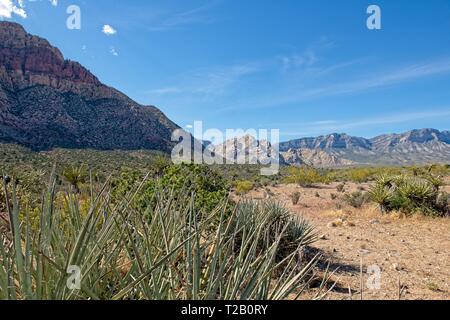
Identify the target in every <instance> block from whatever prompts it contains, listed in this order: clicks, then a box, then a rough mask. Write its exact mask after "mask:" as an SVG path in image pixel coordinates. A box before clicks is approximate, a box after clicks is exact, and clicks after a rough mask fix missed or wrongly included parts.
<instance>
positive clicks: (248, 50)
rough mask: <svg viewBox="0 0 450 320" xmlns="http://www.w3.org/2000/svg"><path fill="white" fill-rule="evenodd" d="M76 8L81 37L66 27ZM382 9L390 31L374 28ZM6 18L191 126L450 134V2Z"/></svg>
mask: <svg viewBox="0 0 450 320" xmlns="http://www.w3.org/2000/svg"><path fill="white" fill-rule="evenodd" d="M19 2H20V3H19ZM72 4H75V5H78V6H79V7H80V9H81V30H69V29H67V28H66V19H67V17H68V14H67V13H66V9H67V7H68V6H69V5H72ZM371 4H376V5H378V6H379V7H380V8H381V12H382V30H369V29H368V28H367V27H366V20H367V18H368V14H367V13H366V10H367V7H368V6H369V5H371ZM2 5H3V10H2V9H1V8H2ZM11 5H12V6H11ZM14 6H15V9H14ZM5 8H6V9H5ZM20 9H22V10H23V11H18V10H20ZM8 10H9V11H11V13H10V15H11V17H10V18H9V17H7V16H8V14H7V12H8ZM2 12H3V16H4V19H7V20H13V21H17V22H20V23H21V24H23V25H24V26H25V27H26V29H27V30H28V31H29V32H31V33H34V34H37V35H40V36H42V37H45V38H47V39H48V40H49V41H50V42H51V43H52V44H54V45H55V46H57V47H58V48H60V49H61V51H62V52H63V53H64V55H65V56H66V58H69V59H71V60H76V61H79V62H81V63H82V64H83V65H84V66H86V67H87V68H88V69H90V70H91V71H92V72H93V73H94V74H95V75H97V76H98V77H99V78H100V79H101V81H103V82H104V83H105V84H107V85H111V86H113V87H116V88H117V89H119V90H121V91H123V92H124V93H126V94H127V95H129V96H130V97H132V98H133V99H135V100H136V101H138V102H140V103H142V104H146V105H156V106H158V107H159V108H160V109H161V110H162V111H163V112H165V113H166V114H167V115H168V116H169V117H170V118H171V119H172V120H174V121H175V122H176V123H178V124H179V125H180V126H183V127H185V126H188V125H190V124H193V122H194V121H197V120H201V121H203V122H204V127H206V128H218V129H221V130H225V129H227V128H229V129H234V128H244V129H247V128H256V129H258V128H266V129H280V130H281V137H282V140H288V139H294V138H298V137H304V136H315V135H319V134H327V133H332V132H346V133H349V134H352V135H357V136H364V137H372V136H375V135H377V134H380V133H390V132H403V131H406V130H410V129H413V128H425V127H434V128H437V129H450V126H449V123H450V121H449V120H450V1H448V0H432V1H407V0H395V1H392V0H388V1H380V0H372V1H363V0H341V1H337V0H314V1H313V0H277V1H275V0H273V1H272V0H270V1H269V0H267V1H261V0H211V1H207V0H192V1H191V0H189V1H188V0H174V1H172V0H158V1H156V0H147V1H142V0H127V1H113V0H109V1H107V0H95V1H93V0H86V1H77V0H70V1H69V0H67V1H66V0H59V1H54V0H53V5H52V1H51V0H34V1H31V0H23V1H17V0H15V1H13V0H0V15H1V14H2ZM5 12H6V13H5ZM25 15H26V18H24V16H25ZM105 25H107V26H110V27H111V28H112V29H110V30H113V31H115V33H114V34H109V35H107V34H105V33H104V32H102V29H103V27H104V26H105ZM110 33H111V32H110Z"/></svg>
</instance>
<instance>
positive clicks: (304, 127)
mask: <svg viewBox="0 0 450 320" xmlns="http://www.w3.org/2000/svg"><path fill="white" fill-rule="evenodd" d="M447 118H450V108H440V109H434V110H429V111H424V112H409V113H408V112H403V113H398V114H388V115H384V116H382V117H372V118H360V119H352V120H346V121H341V120H326V121H314V122H308V123H303V124H302V123H295V124H294V123H292V124H287V125H288V126H289V125H292V126H295V127H296V128H301V131H298V130H296V131H289V130H286V131H285V132H283V134H284V135H285V136H288V137H296V136H308V135H310V136H315V135H318V134H324V133H326V134H329V133H330V132H344V131H348V130H353V129H359V128H368V127H374V126H384V125H389V124H401V123H410V122H414V121H423V120H425V119H429V120H434V119H441V120H442V119H447ZM284 125H286V123H284Z"/></svg>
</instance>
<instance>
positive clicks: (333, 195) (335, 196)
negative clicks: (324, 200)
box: [330, 193, 338, 200]
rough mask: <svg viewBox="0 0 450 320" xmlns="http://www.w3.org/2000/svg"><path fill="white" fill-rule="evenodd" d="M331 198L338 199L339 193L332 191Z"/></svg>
mask: <svg viewBox="0 0 450 320" xmlns="http://www.w3.org/2000/svg"><path fill="white" fill-rule="evenodd" d="M330 197H331V200H336V199H337V198H338V196H337V194H335V193H332V194H330Z"/></svg>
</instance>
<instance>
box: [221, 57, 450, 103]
mask: <svg viewBox="0 0 450 320" xmlns="http://www.w3.org/2000/svg"><path fill="white" fill-rule="evenodd" d="M449 73H450V58H446V59H437V60H435V61H431V62H430V61H428V62H422V63H416V64H412V65H409V66H405V67H402V68H396V69H391V70H384V71H383V72H370V73H368V74H367V75H366V76H363V77H359V78H357V79H354V80H351V81H343V82H340V83H335V84H325V85H322V86H316V87H304V86H302V87H295V86H291V87H290V88H287V89H284V88H283V89H280V90H278V92H277V91H276V90H274V91H273V92H272V93H271V94H270V95H262V96H260V97H257V98H251V99H246V100H244V101H237V102H236V103H234V104H233V105H229V106H225V107H223V108H221V109H220V111H229V110H234V109H239V108H242V107H243V106H245V107H246V108H255V109H257V108H270V107H278V106H281V105H289V104H296V103H301V102H305V101H310V100H313V99H318V98H324V97H330V96H337V95H348V94H357V93H361V92H365V91H368V90H374V89H379V88H385V87H389V86H394V85H399V84H403V83H407V82H411V81H416V80H419V79H423V78H427V77H431V76H437V75H442V74H449Z"/></svg>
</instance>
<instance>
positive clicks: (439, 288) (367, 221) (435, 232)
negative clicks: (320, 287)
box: [246, 183, 450, 300]
mask: <svg viewBox="0 0 450 320" xmlns="http://www.w3.org/2000/svg"><path fill="white" fill-rule="evenodd" d="M337 185H338V184H337V183H334V184H331V185H326V186H325V185H323V186H317V187H314V188H307V189H305V188H301V187H299V186H297V185H280V186H277V187H270V188H268V189H269V190H270V192H269V194H270V195H268V192H267V189H260V190H256V191H252V192H251V193H250V194H248V195H247V196H246V197H250V198H252V199H265V198H267V197H271V198H272V199H276V200H277V201H280V202H281V203H283V204H284V205H286V206H287V207H288V208H289V209H290V210H291V211H292V212H293V214H299V215H302V216H303V217H305V218H306V219H307V220H309V221H310V222H311V223H312V224H313V225H314V226H315V228H316V230H317V233H318V234H319V236H320V240H319V241H318V242H316V243H315V245H314V246H313V248H312V250H314V251H319V252H321V253H322V254H323V255H324V257H325V259H326V260H328V261H329V262H330V263H331V269H332V270H336V271H335V273H334V275H333V277H332V280H333V282H334V281H336V286H335V288H334V290H333V291H332V292H330V294H329V295H328V299H350V298H352V299H360V297H361V294H360V292H361V290H360V287H361V286H360V283H361V276H360V270H361V260H362V266H363V267H362V269H363V283H364V286H363V299H370V300H380V299H399V298H400V299H408V300H413V299H426V300H430V299H450V219H448V218H435V219H433V218H426V217H422V216H414V217H409V218H405V217H401V216H399V215H396V214H392V215H382V214H381V213H380V212H379V211H378V210H377V208H376V207H375V206H373V205H366V206H365V207H363V208H361V209H355V208H353V207H350V206H348V205H346V204H345V203H344V201H342V199H341V198H342V195H343V193H339V192H337V190H336V186H337ZM369 187H370V186H369V185H367V184H362V185H356V184H353V183H349V184H347V185H346V187H345V191H346V192H353V191H356V190H358V188H364V189H366V190H368V189H369ZM445 189H446V190H447V191H448V192H450V187H445ZM294 192H300V193H301V199H300V202H299V204H298V205H295V206H294V205H292V201H291V200H290V195H292V193H294ZM331 194H336V195H338V198H337V199H335V200H332V198H331ZM373 265H376V266H378V267H379V268H380V270H381V282H380V288H379V289H377V288H373V289H369V288H368V287H367V281H368V280H369V281H370V280H371V279H373V277H372V278H371V277H370V276H371V274H368V273H367V269H368V268H369V267H370V266H373ZM350 292H351V293H350Z"/></svg>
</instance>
